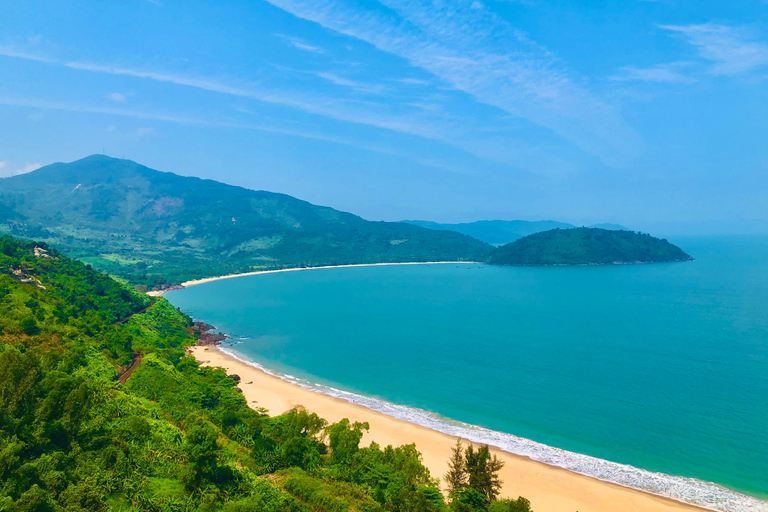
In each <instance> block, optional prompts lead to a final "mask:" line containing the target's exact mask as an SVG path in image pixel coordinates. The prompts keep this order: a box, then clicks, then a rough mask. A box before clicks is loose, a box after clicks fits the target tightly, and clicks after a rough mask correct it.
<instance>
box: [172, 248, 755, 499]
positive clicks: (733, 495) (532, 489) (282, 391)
mask: <svg viewBox="0 0 768 512" xmlns="http://www.w3.org/2000/svg"><path fill="white" fill-rule="evenodd" d="M418 264H476V262H412V263H379V264H354V265H338V266H327V267H303V268H292V269H280V270H267V271H256V272H248V273H243V274H233V275H228V276H221V277H212V278H205V279H199V280H194V281H189V282H187V283H184V284H185V285H188V286H194V285H197V284H203V283H206V282H211V281H216V280H220V279H229V278H234V277H242V276H248V275H258V274H264V273H276V272H289V271H297V270H315V269H322V268H345V267H364V266H380V265H418ZM190 351H191V353H192V354H193V355H194V356H195V357H196V359H197V360H198V361H199V362H200V363H201V364H202V365H209V366H219V367H222V368H225V369H226V370H227V373H237V374H238V375H240V376H241V385H240V387H241V389H243V392H244V395H245V396H246V399H247V401H248V403H249V405H251V406H253V407H265V408H266V409H269V410H270V411H272V413H273V414H282V413H283V412H286V411H288V410H290V409H291V408H293V407H304V408H306V409H308V410H310V411H312V412H316V413H317V414H318V415H320V416H321V417H323V418H326V419H328V420H329V421H330V422H337V421H339V420H341V419H343V418H349V419H351V420H352V421H368V422H369V423H370V424H371V431H370V432H369V433H368V434H366V435H365V437H364V439H363V442H364V444H365V443H368V442H370V441H376V442H377V443H379V444H380V445H383V446H385V445H387V444H393V445H402V444H409V443H414V442H415V443H416V445H417V448H418V449H419V451H420V452H422V454H423V456H424V463H425V465H426V466H427V467H428V468H429V469H430V472H431V473H432V475H433V476H435V477H439V476H442V475H443V474H444V473H445V471H446V469H447V466H446V461H447V459H448V455H449V453H450V448H451V447H452V446H453V444H454V443H455V440H456V439H457V437H460V438H462V439H464V440H467V439H470V440H472V441H473V442H475V443H482V444H489V445H490V446H492V447H493V451H494V453H496V454H497V456H499V458H501V459H502V460H504V461H505V462H506V464H507V466H506V467H505V469H504V470H503V472H502V480H504V481H505V482H506V483H505V485H504V488H503V491H502V494H503V495H505V496H509V497H511V498H515V497H517V496H518V495H522V496H525V497H526V498H528V499H530V500H531V502H532V504H533V508H534V509H535V510H537V511H538V512H542V511H543V512H573V511H574V510H575V511H579V510H581V511H591V512H614V511H622V512H623V511H626V512H641V511H643V512H645V511H648V512H672V511H677V512H684V511H689V512H690V511H695V510H698V511H702V510H716V511H727V512H768V501H764V500H761V499H759V498H755V497H752V496H748V495H744V494H741V493H738V492H736V491H731V490H730V489H727V488H724V487H722V486H719V485H717V484H712V483H708V482H704V481H699V480H695V479H692V478H685V477H675V476H671V475H665V474H662V473H652V472H649V471H645V470H641V469H638V468H634V467H632V466H628V465H623V464H618V463H613V462H610V461H604V460H601V459H596V458H594V457H590V456H587V455H582V454H576V453H571V452H565V451H563V450H558V449H557V448H553V447H549V446H546V445H541V444H540V443H535V442H533V441H530V440H527V439H523V438H517V437H515V436H512V435H509V434H504V433H501V432H495V431H490V430H487V429H483V428H481V427H475V426H472V425H466V424H463V423H460V422H449V421H446V419H444V418H439V417H438V416H436V415H432V414H430V413H427V412H425V411H419V410H416V409H409V408H407V407H404V406H398V405H396V404H390V403H388V402H384V401H382V400H378V399H375V398H372V397H367V396H363V395H356V394H354V393H349V392H345V391H341V390H336V389H335V388H329V387H327V386H322V385H316V384H312V383H311V382H304V381H302V380H300V379H296V378H294V377H292V376H290V375H282V374H280V373H275V372H272V371H270V370H268V369H266V368H264V367H262V366H260V365H259V364H257V363H254V362H252V361H249V360H248V359H247V358H241V357H239V356H238V355H237V354H233V353H230V352H229V351H227V350H225V349H221V348H218V347H192V348H191V349H190ZM243 384H244V385H243ZM257 400H258V402H257ZM420 413H421V414H420ZM509 438H514V439H513V440H512V442H511V443H510V439H509ZM531 445H539V447H540V448H543V449H544V450H539V451H538V452H537V451H536V450H535V448H536V447H534V450H531ZM521 446H522V447H523V449H521V448H520V447H521ZM557 452H561V453H557ZM553 454H554V457H553V456H552V455H553ZM574 458H577V459H579V460H576V461H575V464H574V460H573V459H574ZM638 477H639V478H638Z"/></svg>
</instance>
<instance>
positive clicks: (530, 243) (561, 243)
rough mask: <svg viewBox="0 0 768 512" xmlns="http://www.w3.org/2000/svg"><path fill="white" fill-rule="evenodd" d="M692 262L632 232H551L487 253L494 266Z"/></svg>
mask: <svg viewBox="0 0 768 512" xmlns="http://www.w3.org/2000/svg"><path fill="white" fill-rule="evenodd" d="M690 259H692V258H691V256H690V255H689V254H686V253H685V252H684V251H683V250H682V249H680V248H679V247H677V246H676V245H673V244H671V243H669V242H668V241H667V240H664V239H660V238H655V237H652V236H651V235H648V234H644V233H635V232H634V231H616V230H607V229H599V228H573V229H553V230H550V231H543V232H541V233H535V234H533V235H528V236H526V237H525V238H521V239H520V240H517V241H515V242H512V243H511V244H507V245H505V246H503V247H499V248H498V249H496V250H495V251H493V253H491V256H490V258H489V259H488V263H491V264H494V265H589V264H593V265H604V264H610V263H654V262H664V261H686V260H690Z"/></svg>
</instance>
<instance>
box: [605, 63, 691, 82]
mask: <svg viewBox="0 0 768 512" xmlns="http://www.w3.org/2000/svg"><path fill="white" fill-rule="evenodd" d="M683 65H685V63H672V64H661V65H659V66H654V67H651V68H636V67H632V66H627V67H623V68H620V69H619V73H618V74H616V75H613V76H611V77H610V79H611V80H614V81H618V82H655V83H668V84H691V83H694V82H696V79H695V78H693V77H690V76H688V75H686V74H684V73H682V72H680V71H679V68H680V67H682V66H683Z"/></svg>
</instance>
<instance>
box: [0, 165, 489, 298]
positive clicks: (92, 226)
mask: <svg viewBox="0 0 768 512" xmlns="http://www.w3.org/2000/svg"><path fill="white" fill-rule="evenodd" d="M2 233H6V234H12V235H15V236H20V237H24V238H34V239H38V240H43V241H46V242H48V243H51V244H54V245H56V246H57V247H60V248H62V249H65V250H66V251H68V252H69V253H70V254H72V255H73V256H75V257H77V258H80V259H82V260H84V261H86V262H88V263H91V264H93V265H94V266H95V267H97V268H98V269H101V270H105V271H107V272H109V273H111V274H113V275H117V276H121V277H124V278H126V279H128V280H130V281H131V282H133V283H143V284H145V285H148V286H150V287H159V286H165V285H168V284H172V283H179V282H183V281H185V280H188V279H195V278H199V277H206V276H212V275H221V274H228V273H236V272H247V271H253V270H260V269H274V268H286V267H303V266H321V265H337V264H347V263H380V262H403V261H452V260H481V259H484V258H485V257H486V256H487V255H488V253H490V251H491V249H492V248H491V247H490V246H488V245H486V244H484V243H482V242H480V241H477V240H474V239H472V238H470V237H468V236H465V235H461V234H458V233H450V232H443V231H434V230H429V229H424V228H420V227H417V226H413V225H409V224H404V223H399V222H370V221H366V220H364V219H362V218H360V217H358V216H355V215H352V214H349V213H345V212H341V211H338V210H334V209H333V208H327V207H322V206H316V205H313V204H310V203H308V202H306V201H301V200H299V199H296V198H293V197H291V196H287V195H284V194H276V193H272V192H265V191H254V190H248V189H245V188H241V187H235V186H231V185H226V184H224V183H219V182H216V181H211V180H202V179H199V178H189V177H182V176H178V175H175V174H171V173H165V172H159V171H155V170H152V169H149V168H147V167H144V166H142V165H139V164H137V163H135V162H132V161H129V160H119V159H114V158H109V157H105V156H101V155H94V156H90V157H87V158H84V159H82V160H78V161H76V162H72V163H68V164H63V163H57V164H53V165H49V166H46V167H43V168H41V169H38V170H37V171H34V172H31V173H29V174H24V175H21V176H15V177H12V178H5V179H2V180H0V234H2Z"/></svg>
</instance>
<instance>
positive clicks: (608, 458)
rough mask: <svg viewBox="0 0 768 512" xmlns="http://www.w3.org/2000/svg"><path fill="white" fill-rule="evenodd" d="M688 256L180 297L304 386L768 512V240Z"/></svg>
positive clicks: (317, 274)
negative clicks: (667, 260)
mask: <svg viewBox="0 0 768 512" xmlns="http://www.w3.org/2000/svg"><path fill="white" fill-rule="evenodd" d="M673 242H676V243H678V244H679V245H680V246H681V247H683V249H684V250H686V251H687V252H689V253H691V254H692V255H693V256H694V257H695V258H696V260H695V261H693V262H684V263H666V264H648V265H610V266H577V267H494V266H488V265H481V264H459V265H454V264H448V265H446V264H443V265H415V266H378V267H356V268H337V269H321V270H311V271H299V272H284V273H273V274H264V275H257V276H249V277H241V278H236V279H228V280H222V281H216V282H212V283H208V284H204V285H199V286H195V287H190V288H188V289H184V290H178V291H173V292H170V293H168V294H167V297H168V299H169V300H170V301H171V302H172V303H173V304H174V305H176V306H179V307H180V308H181V309H182V310H183V311H185V312H187V313H189V314H190V315H192V316H193V317H195V318H197V319H200V320H204V321H206V322H209V323H212V324H214V325H216V327H217V328H219V330H221V331H223V332H226V333H228V334H229V335H230V336H231V338H230V339H229V340H228V341H226V342H224V344H223V347H222V348H224V349H225V350H228V351H230V352H231V353H233V354H234V355H236V356H238V357H240V358H242V359H245V360H248V361H251V362H253V363H256V364H258V365H260V366H262V367H264V368H266V369H268V370H270V371H272V372H274V373H276V374H278V375H280V376H282V377H284V378H288V379H289V380H293V381H295V382H297V383H299V384H301V385H304V386H307V387H313V388H314V389H316V390H318V391H321V392H325V393H330V394H334V395H336V396H340V397H342V398H345V399H347V400H350V401H354V402H358V403H362V404H363V405H366V406H368V407H371V408H373V409H377V410H381V411H383V412H386V413H388V414H391V415H393V416H397V417H400V418H404V419H408V420H410V421H413V422H416V423H420V424H422V425H426V426H430V427H432V428H436V429H438V430H442V431H445V432H449V433H453V434H456V435H460V436H462V437H465V438H470V439H473V440H476V441H480V442H487V443H489V444H493V445H496V446H499V447H501V448H503V449H506V450H508V451H511V452H513V453H518V454H521V455H527V456H529V457H531V458H533V459H535V460H540V461H542V462H547V463H550V464H554V465H558V466H561V467H565V468H567V469H571V470H573V471H577V472H580V473H584V474H587V475H591V476H595V477H597V478H600V479H603V480H608V481H613V482H616V483H620V484H622V485H627V486H631V487H635V488H639V489H644V490H647V491H650V492H653V493H656V494H661V495H665V496H670V497H673V498H676V499H680V500H683V501H688V502H692V503H698V504H700V505H703V506H706V507H709V508H713V509H717V510H728V511H742V510H768V502H766V501H763V500H766V499H768V237H706V238H678V239H675V240H673ZM756 498H757V499H756Z"/></svg>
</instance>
